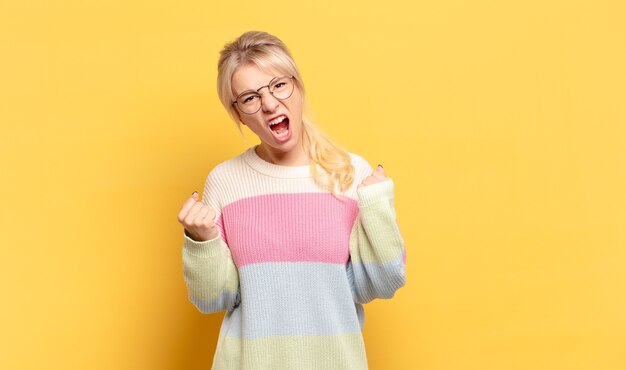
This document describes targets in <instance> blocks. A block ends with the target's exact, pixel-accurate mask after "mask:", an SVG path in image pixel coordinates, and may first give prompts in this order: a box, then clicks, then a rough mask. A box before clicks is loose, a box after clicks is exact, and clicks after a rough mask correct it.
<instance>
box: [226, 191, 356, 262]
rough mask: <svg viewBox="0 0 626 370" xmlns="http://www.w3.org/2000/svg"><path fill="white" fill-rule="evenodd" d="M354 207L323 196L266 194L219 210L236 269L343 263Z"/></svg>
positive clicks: (326, 195)
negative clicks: (261, 264)
mask: <svg viewBox="0 0 626 370" xmlns="http://www.w3.org/2000/svg"><path fill="white" fill-rule="evenodd" d="M357 214H358V204H357V202H356V201H355V200H353V199H349V198H347V199H346V200H345V201H343V202H342V201H340V200H337V199H336V198H334V197H333V196H332V195H330V194H327V193H299V194H266V195H260V196H255V197H250V198H244V199H241V200H239V201H236V202H233V203H231V204H229V205H227V206H225V207H224V208H223V209H222V217H223V220H221V219H220V220H219V221H218V225H219V226H220V228H221V230H222V231H223V233H222V235H223V237H224V240H225V241H227V243H228V246H229V247H230V250H231V253H232V255H233V260H234V261H235V264H236V265H237V266H243V265H247V264H250V263H258V262H297V261H301V262H305V261H309V262H328V263H343V264H345V263H346V262H347V261H348V256H349V254H350V246H349V243H350V233H351V231H352V226H353V225H354V221H355V219H356V216H357Z"/></svg>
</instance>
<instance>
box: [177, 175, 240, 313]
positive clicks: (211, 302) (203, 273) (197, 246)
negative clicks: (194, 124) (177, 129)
mask: <svg viewBox="0 0 626 370" xmlns="http://www.w3.org/2000/svg"><path fill="white" fill-rule="evenodd" d="M214 181H215V180H214V178H213V176H212V174H209V176H208V177H207V180H206V183H205V186H204V194H203V197H202V203H204V204H205V205H207V206H209V207H211V208H212V209H213V210H215V213H216V215H215V219H216V224H217V226H218V230H219V234H218V236H216V237H215V238H213V239H210V240H206V241H195V240H193V239H192V238H191V237H190V236H189V235H188V234H187V231H186V230H185V231H184V233H183V234H184V235H183V237H184V242H183V249H182V255H183V256H182V257H183V274H184V280H185V285H186V286H187V292H188V294H189V300H190V301H191V302H192V303H193V304H194V305H195V306H196V307H197V308H198V310H200V312H202V313H212V312H217V311H221V310H228V311H231V310H233V309H234V308H235V307H237V306H238V305H239V302H240V291H239V273H238V271H237V267H236V266H235V263H234V262H233V259H232V255H231V253H230V249H229V248H228V245H227V244H226V242H225V241H224V239H223V236H222V230H223V226H222V217H221V207H220V206H219V203H218V202H217V194H215V188H216V187H215V182H214Z"/></svg>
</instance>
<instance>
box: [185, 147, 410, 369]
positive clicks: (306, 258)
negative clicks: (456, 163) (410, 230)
mask: <svg viewBox="0 0 626 370" xmlns="http://www.w3.org/2000/svg"><path fill="white" fill-rule="evenodd" d="M350 157H351V159H352V164H353V166H354V168H355V181H354V183H353V184H352V186H351V187H350V188H349V189H348V191H346V192H345V193H344V195H345V198H343V199H337V198H335V197H334V196H333V195H332V194H330V193H329V192H328V191H325V190H324V189H322V188H320V187H319V186H317V185H316V184H315V182H314V181H313V178H312V177H311V172H310V167H309V165H304V166H280V165H275V164H272V163H269V162H266V161H264V160H263V159H261V158H260V157H259V156H258V155H257V154H256V152H255V150H254V147H251V148H249V149H248V150H246V151H245V152H243V153H242V154H241V155H239V156H237V157H235V158H233V159H230V160H228V161H226V162H223V163H221V164H219V165H217V166H216V167H215V168H214V169H213V170H212V171H211V172H210V173H209V175H208V176H207V179H206V183H205V187H204V194H203V196H202V202H204V204H207V205H209V206H210V207H211V208H213V209H214V210H215V211H216V213H217V216H216V223H217V226H218V229H219V232H220V235H219V236H218V237H216V238H215V239H212V240H208V241H204V242H197V241H194V240H192V239H191V238H189V236H188V235H187V234H186V233H183V237H184V244H183V248H182V257H183V271H184V280H185V283H186V286H187V290H188V293H189V299H190V300H191V302H193V304H194V305H195V306H196V307H197V308H198V309H199V310H200V311H201V312H203V313H212V312H217V311H221V310H226V314H225V316H224V320H223V322H222V325H221V329H220V333H219V338H218V342H217V348H216V352H215V356H214V359H213V367H212V369H213V370H222V369H226V370H234V369H245V370H248V369H253V370H263V369H268V370H282V369H285V370H287V369H288V370H298V369H303V370H304V369H307V370H309V369H311V370H313V369H316V370H317V369H325V370H326V369H332V370H342V369H359V370H361V369H367V358H366V354H365V346H364V343H363V336H362V329H363V325H364V311H363V304H365V303H367V302H370V301H372V300H373V299H375V298H391V297H392V296H393V295H394V293H395V291H396V290H397V289H399V288H400V287H402V286H403V285H404V283H405V255H406V254H405V249H404V242H403V239H402V236H401V234H400V232H399V229H398V226H397V223H396V214H395V210H394V207H393V181H392V180H391V179H388V180H386V181H383V182H380V183H376V184H372V185H368V186H365V187H362V188H359V189H357V185H358V184H360V182H361V181H362V180H363V179H364V178H365V177H367V176H369V175H370V174H371V173H372V167H371V166H370V165H369V164H368V163H367V161H365V160H364V159H363V158H362V157H360V156H358V155H356V154H352V153H350Z"/></svg>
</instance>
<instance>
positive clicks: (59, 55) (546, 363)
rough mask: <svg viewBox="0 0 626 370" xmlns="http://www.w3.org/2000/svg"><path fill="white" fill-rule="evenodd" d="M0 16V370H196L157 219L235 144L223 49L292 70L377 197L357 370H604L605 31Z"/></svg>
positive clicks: (613, 211) (175, 253)
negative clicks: (390, 253)
mask: <svg viewBox="0 0 626 370" xmlns="http://www.w3.org/2000/svg"><path fill="white" fill-rule="evenodd" d="M624 4H625V3H624V2H623V1H621V0H598V1H564V0H562V1H556V0H553V1H540V0H531V1H515V2H512V1H509V2H506V1H497V0H491V1H489V0H480V1H461V0H443V1H428V2H421V3H420V2H418V3H414V2H409V1H406V2H404V3H402V2H397V1H391V2H389V1H385V2H382V3H374V2H372V3H371V4H368V3H367V2H363V1H356V0H351V1H328V0H321V1H312V2H310V3H308V4H304V3H303V2H302V3H301V2H296V1H272V2H263V1H248V0H240V1H234V2H233V1H224V2H220V3H214V2H212V1H200V0H193V1H182V2H174V1H169V2H168V1H159V0H153V1H142V2H139V1H134V2H132V1H131V2H128V1H121V0H114V1H95V0H92V1H77V0H72V1H70V0H63V1H62V0H57V1H41V0H40V1H17V0H14V1H6V2H3V3H2V5H0V50H1V53H2V54H1V58H0V86H1V87H0V91H1V95H0V122H1V130H2V131H1V135H0V140H1V145H0V148H1V149H0V150H1V162H0V170H1V172H0V173H1V174H2V181H1V185H0V190H1V191H0V197H1V199H0V201H1V204H2V206H1V213H0V217H1V218H0V228H1V229H0V230H1V239H0V243H1V246H2V248H1V250H0V260H1V261H2V268H0V281H1V284H2V295H3V300H2V302H3V303H2V312H1V315H0V330H1V331H2V335H1V336H0V338H1V339H0V340H1V342H0V348H1V352H0V368H2V369H70V368H71V369H207V368H209V364H210V362H211V359H212V356H213V350H214V346H215V342H216V339H217V334H218V327H219V324H220V322H221V319H222V314H214V315H202V314H200V313H199V312H198V311H196V310H195V308H194V307H193V306H192V304H191V303H190V302H189V301H187V297H186V290H185V286H184V283H183V278H182V269H181V250H180V249H181V245H182V234H181V233H182V229H181V227H180V225H179V224H178V223H177V220H176V215H177V212H178V210H179V208H180V206H181V204H182V202H183V201H184V200H185V199H186V198H187V197H188V196H189V195H190V193H191V192H192V191H193V190H201V189H202V185H203V184H204V179H205V176H206V174H207V173H208V171H209V170H210V169H211V168H212V167H213V166H214V165H216V164H217V163H219V162H221V161H223V160H226V159H228V158H231V157H232V156H234V155H237V154H239V153H240V152H242V151H243V150H244V149H245V148H247V147H248V146H250V145H253V144H255V143H256V140H255V139H254V137H253V135H252V134H250V133H249V132H248V133H247V138H248V141H247V142H244V141H243V140H242V139H241V138H240V136H239V134H238V132H237V130H236V129H235V127H234V125H232V123H231V122H229V120H228V117H227V115H226V113H225V112H224V110H223V108H222V107H221V106H220V105H219V101H218V99H217V95H216V92H215V79H216V61H217V53H218V51H219V49H220V47H221V46H222V45H223V44H224V43H225V42H226V41H229V40H231V39H233V38H234V37H236V36H237V35H239V34H240V33H241V32H243V31H246V30H249V29H262V30H266V31H269V32H271V33H274V34H276V35H278V36H279V37H281V38H282V39H283V40H284V41H285V42H286V43H287V44H288V45H289V46H290V47H291V49H292V51H293V54H294V56H295V58H296V61H297V62H298V63H299V65H300V67H301V70H302V73H303V76H304V79H305V82H306V83H307V88H308V92H309V97H310V102H311V105H312V107H313V109H314V111H315V113H316V118H317V122H318V125H319V126H320V127H321V128H322V129H324V130H325V131H326V132H328V133H329V134H330V135H331V136H332V137H333V138H334V139H335V140H336V141H337V142H338V143H340V144H342V145H344V146H345V147H347V148H348V149H350V150H351V151H353V152H356V153H359V154H361V155H363V156H365V157H366V158H367V159H368V160H369V161H370V162H371V164H373V165H375V164H377V163H382V164H383V165H384V166H385V169H386V170H387V172H388V174H389V175H390V176H392V177H393V178H394V181H395V182H396V207H397V212H398V220H399V223H400V228H401V230H402V231H403V234H404V236H405V241H406V244H407V249H408V258H407V263H408V284H407V286H406V287H405V288H403V289H402V290H401V291H400V292H398V294H397V295H396V297H395V298H394V299H392V300H390V301H379V302H375V303H371V304H369V305H368V306H366V312H367V320H366V321H367V322H366V327H365V340H366V343H367V349H368V355H369V361H370V367H371V368H372V369H375V370H379V369H382V370H387V369H424V370H465V369H478V370H492V369H493V370H502V369H519V370H528V369H533V370H535V369H546V370H556V369H568V370H569V369H576V370H578V369H585V370H624V369H626V355H625V354H624V353H625V350H626V293H625V292H626V231H625V230H626V195H624V189H626V149H625V144H626V128H625V125H626V108H625V105H626V103H625V102H626V92H625V88H624V86H626V73H625V71H626V68H625V66H626V47H625V45H626V6H625V5H624Z"/></svg>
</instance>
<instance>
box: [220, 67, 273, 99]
mask: <svg viewBox="0 0 626 370" xmlns="http://www.w3.org/2000/svg"><path fill="white" fill-rule="evenodd" d="M281 74H282V73H280V72H279V71H278V70H276V69H260V68H259V67H258V66H256V65H246V66H242V67H239V68H237V69H236V70H235V73H233V76H232V78H231V86H232V90H233V95H234V96H237V95H239V94H241V93H242V92H244V91H247V90H252V91H256V90H257V89H258V88H259V87H261V86H264V85H267V84H268V83H269V82H270V81H271V80H272V79H273V78H274V77H276V76H280V75H281Z"/></svg>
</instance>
